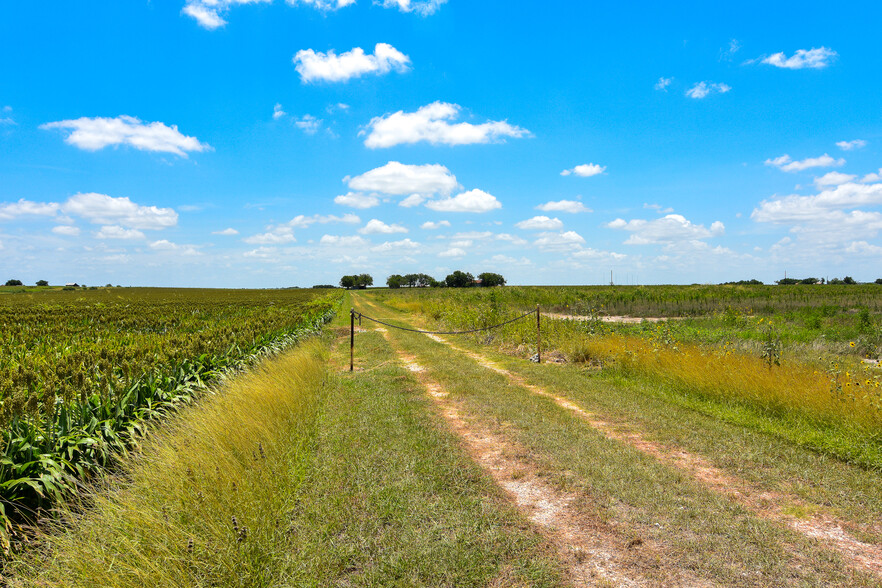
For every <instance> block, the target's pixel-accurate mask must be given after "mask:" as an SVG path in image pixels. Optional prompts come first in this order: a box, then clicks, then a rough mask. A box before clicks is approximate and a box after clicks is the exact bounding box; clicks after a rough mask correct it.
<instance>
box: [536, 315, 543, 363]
mask: <svg viewBox="0 0 882 588" xmlns="http://www.w3.org/2000/svg"><path fill="white" fill-rule="evenodd" d="M539 317H540V315H539V305H538V304H537V305H536V359H537V360H538V363H542V321H541V319H540V318H539Z"/></svg>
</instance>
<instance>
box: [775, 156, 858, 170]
mask: <svg viewBox="0 0 882 588" xmlns="http://www.w3.org/2000/svg"><path fill="white" fill-rule="evenodd" d="M765 164H766V165H770V166H772V167H777V168H778V169H780V170H781V171H785V172H795V171H803V170H806V169H810V168H813V167H838V166H842V165H845V160H844V159H842V158H839V159H833V158H832V157H830V156H829V155H827V154H826V153H825V154H823V155H822V156H820V157H809V158H807V159H803V160H801V161H794V160H793V159H791V158H790V156H789V155H787V154H786V153H785V154H784V155H782V156H781V157H776V158H775V159H767V160H766V161H765Z"/></svg>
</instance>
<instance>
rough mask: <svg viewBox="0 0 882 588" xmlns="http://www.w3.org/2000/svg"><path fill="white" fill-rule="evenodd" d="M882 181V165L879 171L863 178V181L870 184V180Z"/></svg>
mask: <svg viewBox="0 0 882 588" xmlns="http://www.w3.org/2000/svg"><path fill="white" fill-rule="evenodd" d="M880 181H882V167H880V168H879V172H878V173H876V172H873V173H871V174H867V175H865V176H864V177H862V178H861V183H864V184H869V183H870V182H880Z"/></svg>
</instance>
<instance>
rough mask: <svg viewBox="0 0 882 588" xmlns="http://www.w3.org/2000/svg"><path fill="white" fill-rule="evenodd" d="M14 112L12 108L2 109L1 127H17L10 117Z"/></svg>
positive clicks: (0, 113)
mask: <svg viewBox="0 0 882 588" xmlns="http://www.w3.org/2000/svg"><path fill="white" fill-rule="evenodd" d="M10 112H12V107H11V106H4V107H3V108H0V127H2V126H13V125H15V124H16V123H15V120H14V119H13V118H12V117H11V116H9V113H10Z"/></svg>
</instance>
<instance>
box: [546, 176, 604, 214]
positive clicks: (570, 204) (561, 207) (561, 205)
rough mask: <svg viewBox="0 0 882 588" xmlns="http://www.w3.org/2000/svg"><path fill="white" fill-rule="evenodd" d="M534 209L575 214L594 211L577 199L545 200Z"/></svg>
mask: <svg viewBox="0 0 882 588" xmlns="http://www.w3.org/2000/svg"><path fill="white" fill-rule="evenodd" d="M604 169H605V168H604ZM536 209H537V210H541V211H543V212H568V213H570V214H576V213H579V212H594V211H593V210H591V209H590V208H587V207H586V206H585V205H584V204H582V203H581V202H579V201H577V200H558V201H556V202H555V201H551V202H546V203H545V204H540V205H539V206H537V207H536Z"/></svg>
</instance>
